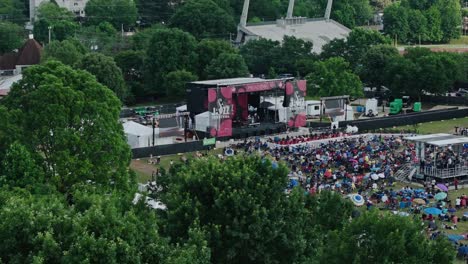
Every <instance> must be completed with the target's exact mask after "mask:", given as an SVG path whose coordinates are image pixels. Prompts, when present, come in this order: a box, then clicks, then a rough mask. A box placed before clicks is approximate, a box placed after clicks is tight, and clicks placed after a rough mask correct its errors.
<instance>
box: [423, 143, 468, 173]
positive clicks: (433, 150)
mask: <svg viewBox="0 0 468 264" xmlns="http://www.w3.org/2000/svg"><path fill="white" fill-rule="evenodd" d="M467 158H468V148H463V151H462V152H456V151H454V150H453V148H452V147H451V146H447V147H436V146H429V148H428V149H426V152H425V159H424V160H421V166H425V167H432V166H435V167H436V168H437V169H447V168H454V167H455V166H458V165H466V163H467ZM434 161H435V162H434Z"/></svg>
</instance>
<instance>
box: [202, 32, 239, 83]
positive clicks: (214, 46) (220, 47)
mask: <svg viewBox="0 0 468 264" xmlns="http://www.w3.org/2000/svg"><path fill="white" fill-rule="evenodd" d="M221 53H230V54H236V53H237V50H236V49H235V48H234V47H233V46H232V45H231V44H230V43H229V42H227V41H223V40H212V39H203V40H201V41H200V42H199V43H198V45H197V54H198V67H197V73H198V76H199V77H200V79H201V80H205V79H207V78H208V76H206V74H205V68H206V67H207V66H208V65H209V64H210V63H211V62H212V61H213V60H214V59H216V58H218V56H219V55H221Z"/></svg>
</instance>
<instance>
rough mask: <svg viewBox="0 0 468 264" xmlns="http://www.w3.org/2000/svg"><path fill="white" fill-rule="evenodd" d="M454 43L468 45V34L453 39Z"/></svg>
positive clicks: (452, 42)
mask: <svg viewBox="0 0 468 264" xmlns="http://www.w3.org/2000/svg"><path fill="white" fill-rule="evenodd" d="M450 44H452V45H468V36H461V38H459V39H452V40H451V41H450Z"/></svg>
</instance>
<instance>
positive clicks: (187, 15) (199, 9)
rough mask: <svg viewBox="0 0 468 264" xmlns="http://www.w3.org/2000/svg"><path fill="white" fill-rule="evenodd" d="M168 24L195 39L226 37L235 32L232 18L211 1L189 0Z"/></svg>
mask: <svg viewBox="0 0 468 264" xmlns="http://www.w3.org/2000/svg"><path fill="white" fill-rule="evenodd" d="M170 23H171V25H172V26H174V27H178V28H180V29H182V30H185V31H187V32H189V33H191V34H192V35H194V36H195V37H196V38H206V37H214V38H220V37H226V36H229V33H230V32H234V31H235V23H234V19H233V17H232V16H231V15H230V14H228V13H227V12H226V11H225V10H223V9H222V8H220V7H219V6H218V5H217V4H216V3H215V2H213V1H212V0H191V1H188V2H186V3H184V4H183V5H182V6H181V7H179V8H178V9H177V11H176V13H175V14H174V16H172V18H171V20H170Z"/></svg>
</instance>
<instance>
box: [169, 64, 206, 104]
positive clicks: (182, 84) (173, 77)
mask: <svg viewBox="0 0 468 264" xmlns="http://www.w3.org/2000/svg"><path fill="white" fill-rule="evenodd" d="M197 79H198V77H197V76H196V75H195V74H193V73H191V72H188V71H186V70H178V71H173V72H170V73H168V74H167V75H166V77H165V78H164V83H165V84H166V90H167V91H166V94H167V95H168V96H171V97H173V98H185V96H186V94H187V93H186V91H185V90H186V84H187V83H188V82H193V81H196V80H197Z"/></svg>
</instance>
